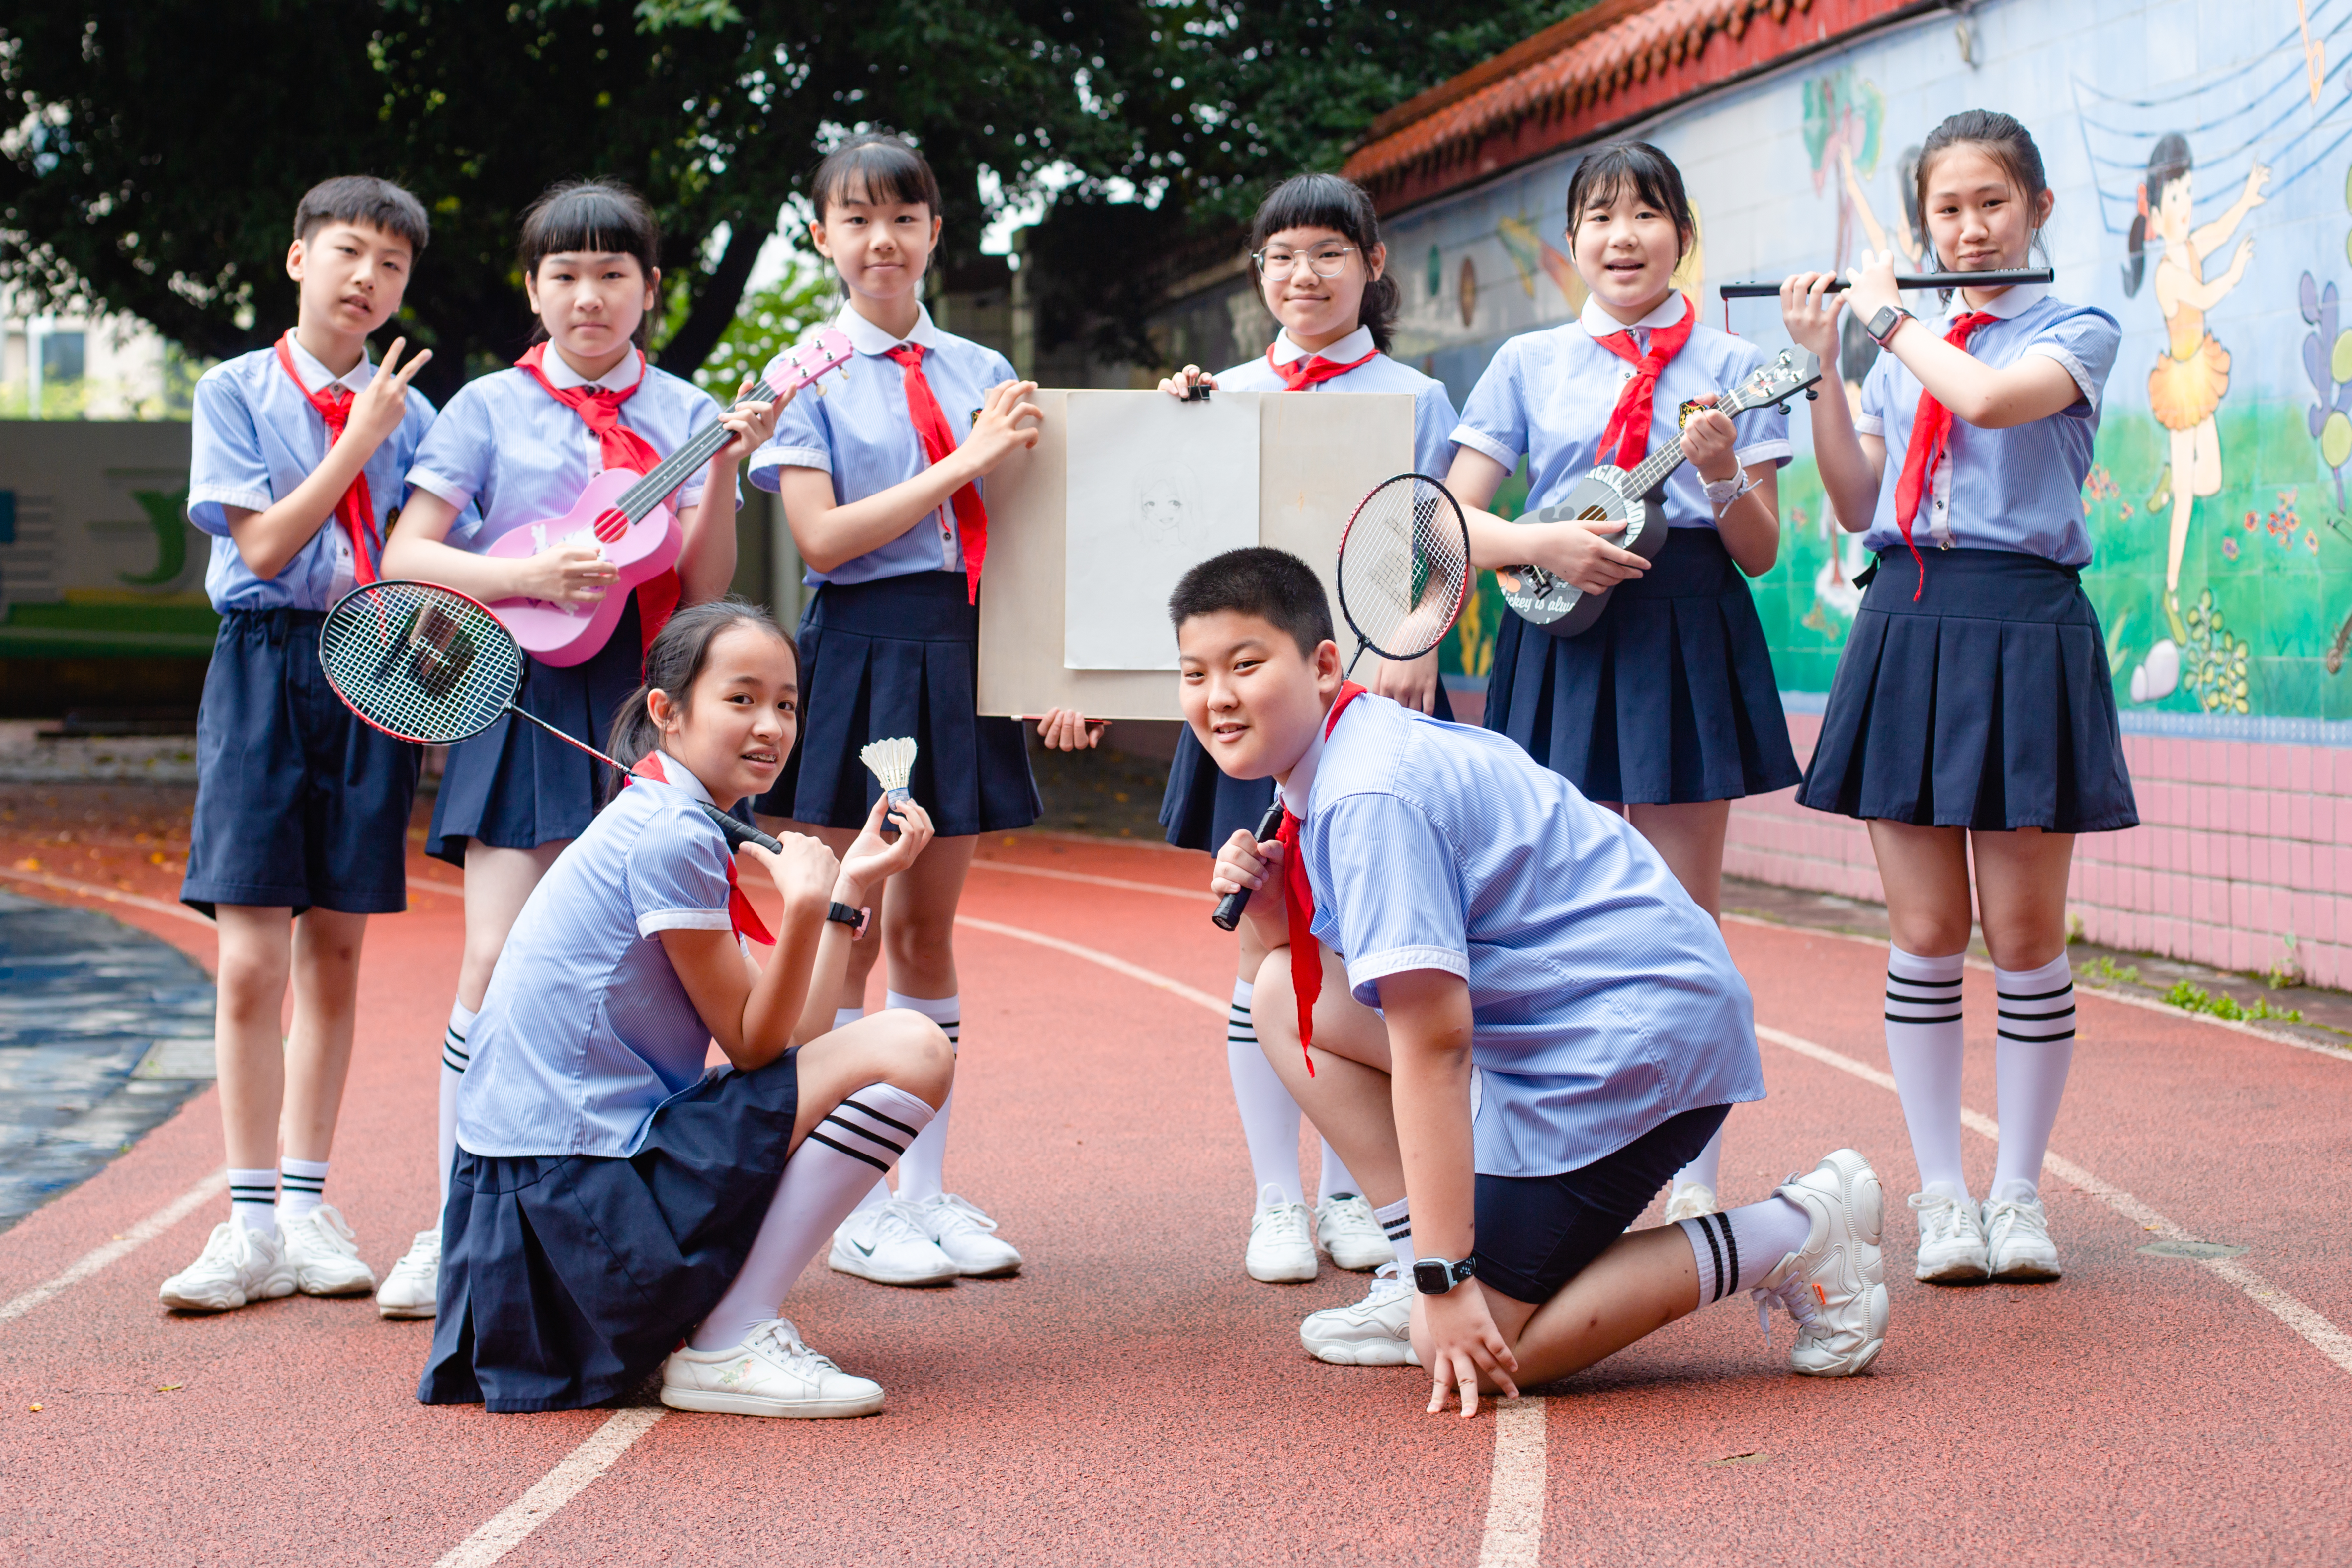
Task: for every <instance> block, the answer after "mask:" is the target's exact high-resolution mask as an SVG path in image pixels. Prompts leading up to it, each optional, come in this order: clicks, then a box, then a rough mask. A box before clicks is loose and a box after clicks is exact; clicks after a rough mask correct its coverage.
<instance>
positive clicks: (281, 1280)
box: [156, 1218, 294, 1312]
mask: <svg viewBox="0 0 2352 1568" xmlns="http://www.w3.org/2000/svg"><path fill="white" fill-rule="evenodd" d="M293 1293H294V1268H293V1265H292V1264H290V1263H289V1262H288V1261H287V1260H286V1244H285V1243H284V1242H283V1241H281V1240H279V1239H278V1228H277V1227H276V1226H275V1225H273V1226H271V1227H270V1228H268V1229H267V1230H253V1229H249V1228H247V1226H246V1224H245V1222H244V1221H243V1220H241V1219H234V1218H232V1219H225V1220H223V1221H221V1223H219V1224H218V1225H215V1226H214V1227H213V1233H212V1236H211V1237H210V1239H207V1240H206V1241H205V1249H204V1251H203V1252H202V1253H201V1254H200V1255H198V1257H197V1259H196V1260H195V1261H194V1262H193V1263H191V1264H189V1265H188V1266H187V1267H186V1268H184V1269H183V1270H180V1271H179V1272H178V1273H176V1274H174V1275H173V1276H172V1277H171V1278H170V1279H168V1280H166V1281H163V1289H162V1290H160V1291H157V1292H156V1294H157V1295H158V1296H160V1297H161V1298H162V1299H163V1304H164V1305H165V1306H167V1307H177V1308H179V1309H180V1310H181V1311H182V1312H227V1311H228V1310H229V1309H230V1308H232V1307H241V1306H243V1305H245V1304H246V1302H247V1301H272V1300H275V1299H276V1298H278V1297H279V1296H290V1295H292V1294H293Z"/></svg>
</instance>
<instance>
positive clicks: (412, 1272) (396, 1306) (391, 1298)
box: [375, 1225, 441, 1318]
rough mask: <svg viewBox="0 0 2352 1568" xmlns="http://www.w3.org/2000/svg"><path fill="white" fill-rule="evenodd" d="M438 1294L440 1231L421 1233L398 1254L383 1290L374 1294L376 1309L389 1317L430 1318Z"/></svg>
mask: <svg viewBox="0 0 2352 1568" xmlns="http://www.w3.org/2000/svg"><path fill="white" fill-rule="evenodd" d="M440 1295H441V1228H440V1227H439V1226H437V1225H436V1226H435V1227H434V1228H432V1229H430V1230H420V1231H418V1232H417V1233H416V1239H415V1240H413V1241H411V1242H410V1243H409V1244H408V1250H407V1251H406V1252H404V1253H402V1254H401V1258H400V1261H399V1262H397V1263H394V1265H393V1266H392V1272H391V1273H389V1274H386V1275H385V1276H384V1277H383V1289H382V1290H380V1291H377V1292H376V1293H375V1310H376V1311H377V1312H381V1313H383V1315H384V1316H385V1317H388V1318H429V1317H431V1316H432V1315H433V1313H434V1312H435V1311H436V1308H437V1306H438V1304H439V1300H440Z"/></svg>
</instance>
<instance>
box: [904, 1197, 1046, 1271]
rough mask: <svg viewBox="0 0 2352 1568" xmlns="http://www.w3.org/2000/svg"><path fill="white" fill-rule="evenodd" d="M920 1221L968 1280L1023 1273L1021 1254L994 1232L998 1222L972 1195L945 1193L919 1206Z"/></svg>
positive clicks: (929, 1235) (923, 1228) (925, 1231)
mask: <svg viewBox="0 0 2352 1568" xmlns="http://www.w3.org/2000/svg"><path fill="white" fill-rule="evenodd" d="M915 1213H916V1217H917V1218H916V1223H917V1224H919V1225H920V1226H921V1227H922V1230H923V1234H924V1235H926V1236H928V1237H929V1238H930V1239H931V1244H932V1245H933V1246H935V1247H937V1248H938V1249H940V1251H942V1252H944V1253H946V1254H947V1255H948V1257H949V1259H950V1260H951V1261H952V1262H953V1263H954V1264H955V1266H956V1271H957V1272H958V1273H959V1274H961V1275H963V1276H964V1277H966V1278H967V1279H973V1280H989V1279H994V1278H995V1277H997V1276H998V1275H1001V1274H1018V1273H1019V1272H1021V1254H1020V1252H1019V1251H1018V1250H1016V1249H1014V1247H1013V1243H1011V1242H1010V1241H1007V1240H1005V1239H1003V1238H1002V1237H1000V1236H997V1235H995V1234H993V1232H994V1231H995V1229H996V1221H994V1220H993V1219H991V1218H988V1216H986V1215H985V1214H982V1212H981V1211H980V1206H979V1205H978V1204H976V1203H974V1202H972V1201H971V1199H970V1198H968V1197H959V1196H958V1195H957V1194H955V1193H951V1192H943V1193H941V1194H940V1196H939V1197H927V1198H925V1199H924V1200H923V1201H922V1202H920V1203H918V1204H916V1205H915Z"/></svg>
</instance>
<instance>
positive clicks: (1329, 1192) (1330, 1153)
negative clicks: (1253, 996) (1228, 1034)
mask: <svg viewBox="0 0 2352 1568" xmlns="http://www.w3.org/2000/svg"><path fill="white" fill-rule="evenodd" d="M1251 1033H1252V1034H1253V1035H1255V1033H1256V1031H1255V1030H1252V1031H1251ZM1258 1056H1259V1058H1260V1059H1261V1060H1263V1059H1264V1058H1265V1052H1264V1051H1259V1052H1258ZM1363 1191H1364V1189H1363V1188H1362V1187H1361V1186H1358V1185H1357V1184H1356V1177H1355V1176H1354V1174H1353V1173H1352V1172H1350V1171H1349V1169H1348V1162H1347V1161H1345V1160H1343V1159H1341V1158H1340V1157H1339V1150H1337V1149H1335V1148H1333V1147H1332V1146H1331V1140H1330V1139H1328V1138H1325V1139H1324V1140H1323V1179H1322V1180H1321V1181H1320V1182H1318V1183H1317V1184H1316V1189H1315V1201H1316V1203H1317V1204H1318V1206H1319V1205H1322V1204H1326V1203H1328V1202H1330V1201H1331V1200H1332V1199H1333V1198H1335V1197H1361V1196H1362V1195H1363Z"/></svg>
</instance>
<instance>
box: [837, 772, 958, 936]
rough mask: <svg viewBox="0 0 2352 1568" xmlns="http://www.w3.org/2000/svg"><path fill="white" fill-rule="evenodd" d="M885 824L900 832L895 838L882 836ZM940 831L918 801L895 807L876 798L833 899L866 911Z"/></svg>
mask: <svg viewBox="0 0 2352 1568" xmlns="http://www.w3.org/2000/svg"><path fill="white" fill-rule="evenodd" d="M885 822H888V823H889V824H890V825H891V826H892V827H894V828H896V829H897V830H898V837H897V838H896V839H885V838H884V837H883V836H882V825H883V823H885ZM936 831H938V830H936V829H935V828H933V827H932V826H931V815H930V813H929V811H926V810H923V808H922V807H921V806H920V805H919V804H918V803H917V802H915V801H913V800H908V801H906V802H904V803H903V804H900V805H898V806H895V807H894V806H893V805H892V804H891V802H890V797H889V796H888V795H887V794H886V795H881V796H878V797H877V798H876V800H875V801H874V809H873V810H870V811H868V812H866V826H865V828H864V830H863V831H860V832H859V833H858V835H857V837H856V841H853V842H852V843H851V844H850V846H849V852H848V853H846V854H845V855H843V856H842V857H841V878H840V880H839V881H838V882H837V883H835V884H834V890H833V896H834V897H835V898H836V899H838V900H840V901H841V902H842V903H844V904H848V905H850V906H851V907H852V908H863V907H864V906H865V905H866V904H867V903H868V902H869V895H870V894H872V893H873V892H874V891H875V890H876V889H877V888H879V887H880V886H881V885H882V884H883V883H885V882H887V881H888V880H889V879H890V878H891V877H892V876H893V875H895V874H897V873H899V872H902V871H905V870H906V869H907V868H908V866H910V865H913V864H914V863H915V857H916V856H918V855H919V854H921V853H922V852H923V846H924V845H926V844H928V843H929V842H930V841H931V835H932V834H933V833H934V832H936Z"/></svg>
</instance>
